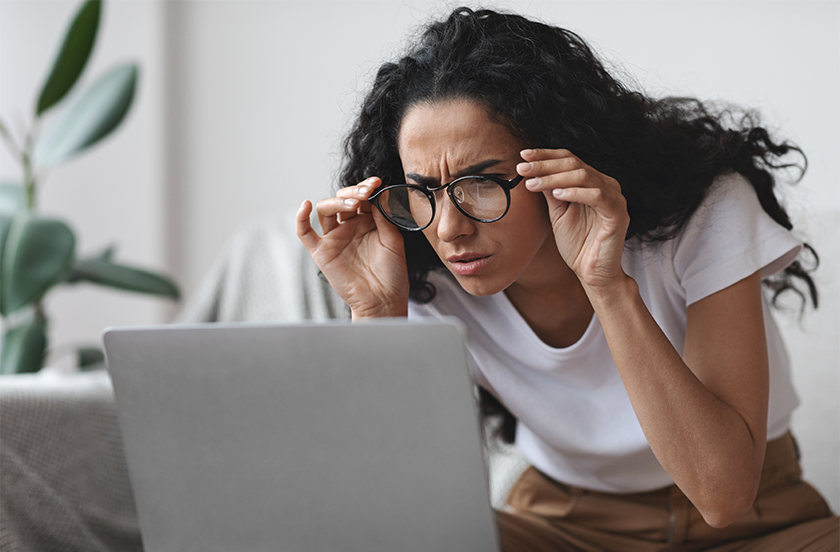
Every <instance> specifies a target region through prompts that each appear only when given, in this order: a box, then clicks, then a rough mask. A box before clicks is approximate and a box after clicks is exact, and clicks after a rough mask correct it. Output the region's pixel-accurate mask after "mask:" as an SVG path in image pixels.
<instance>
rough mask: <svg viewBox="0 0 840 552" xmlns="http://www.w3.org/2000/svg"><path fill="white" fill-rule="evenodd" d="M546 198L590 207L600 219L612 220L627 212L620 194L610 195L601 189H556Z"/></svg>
mask: <svg viewBox="0 0 840 552" xmlns="http://www.w3.org/2000/svg"><path fill="white" fill-rule="evenodd" d="M545 193H546V196H547V197H548V196H549V195H550V196H551V198H553V199H555V200H558V201H561V202H564V203H578V204H580V205H586V206H587V207H591V208H592V209H593V210H595V212H596V213H598V214H599V215H600V216H602V217H606V218H612V217H615V216H621V215H623V214H625V213H626V212H627V202H626V200H625V199H624V196H623V195H621V194H617V195H616V194H612V193H609V192H608V191H605V190H603V189H601V188H556V189H553V190H551V191H550V192H545Z"/></svg>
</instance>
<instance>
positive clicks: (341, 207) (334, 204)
mask: <svg viewBox="0 0 840 552" xmlns="http://www.w3.org/2000/svg"><path fill="white" fill-rule="evenodd" d="M358 207H359V200H358V199H341V198H338V197H331V198H329V199H322V200H321V201H319V202H318V205H317V206H316V207H315V212H316V213H317V214H318V222H319V223H320V225H321V231H322V232H323V233H324V234H328V233H329V232H331V231H332V230H335V228H336V227H337V226H338V225H339V223H340V221H339V219H338V216H337V215H338V214H339V213H344V214H348V213H353V215H355V213H356V209H358ZM346 218H347V217H345V220H346Z"/></svg>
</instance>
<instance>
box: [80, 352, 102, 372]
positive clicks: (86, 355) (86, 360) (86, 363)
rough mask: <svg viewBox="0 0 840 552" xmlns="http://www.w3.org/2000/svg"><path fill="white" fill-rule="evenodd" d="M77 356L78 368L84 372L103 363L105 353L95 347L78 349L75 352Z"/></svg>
mask: <svg viewBox="0 0 840 552" xmlns="http://www.w3.org/2000/svg"><path fill="white" fill-rule="evenodd" d="M76 352H77V353H78V355H79V368H81V369H82V370H84V369H85V368H90V367H92V366H96V365H98V364H102V363H103V362H105V353H103V352H102V349H98V348H96V347H79V348H78V349H77V351H76Z"/></svg>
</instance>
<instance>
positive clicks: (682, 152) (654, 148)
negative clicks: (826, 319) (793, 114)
mask: <svg viewBox="0 0 840 552" xmlns="http://www.w3.org/2000/svg"><path fill="white" fill-rule="evenodd" d="M448 99H468V100H471V101H474V102H477V103H479V104H480V105H482V106H483V107H484V108H485V109H486V110H487V112H488V114H489V116H490V117H491V118H492V119H493V120H494V121H495V122H498V123H499V124H501V125H503V126H504V127H506V128H507V129H508V130H509V131H510V132H511V133H512V134H513V135H514V136H516V137H517V138H519V139H520V140H521V142H522V143H524V144H527V145H528V147H538V148H565V149H568V150H570V151H571V152H573V153H574V154H575V155H577V156H578V157H580V158H581V159H582V160H583V161H584V162H586V163H587V164H589V165H590V166H592V167H593V168H595V169H597V170H599V171H601V172H602V173H604V174H607V175H610V176H612V177H613V178H615V179H616V180H618V182H619V183H620V184H621V190H622V193H623V194H624V196H625V198H626V200H627V209H628V212H629V215H630V226H629V228H628V230H627V238H628V239H630V238H636V239H638V240H641V241H648V242H656V241H664V240H668V239H671V238H673V237H675V236H676V235H678V234H679V232H680V230H681V229H682V228H683V226H684V225H685V224H686V222H687V221H688V219H689V217H690V216H691V215H692V214H693V213H694V211H695V210H696V209H697V208H698V206H699V205H700V203H701V202H702V200H703V198H704V197H705V194H706V192H707V190H708V189H709V187H710V186H711V185H712V182H713V180H714V178H715V177H716V176H718V175H721V174H724V173H731V172H735V173H740V174H742V175H743V176H745V177H746V178H747V180H749V182H750V183H751V184H752V186H753V188H755V191H756V193H757V195H758V199H759V202H760V203H761V206H762V208H763V209H764V210H765V211H766V212H767V213H768V214H769V215H770V216H771V217H772V218H773V219H774V220H775V221H776V222H778V223H779V224H780V225H782V226H783V227H785V228H787V229H791V228H792V223H791V221H790V218H789V217H788V214H787V213H786V212H785V210H784V208H783V207H782V206H781V205H780V204H779V201H778V199H777V197H776V194H775V192H774V188H775V185H776V178H777V175H778V172H779V170H782V169H793V170H795V171H796V172H798V173H799V175H798V178H801V175H802V173H804V171H805V168H806V166H807V160H806V158H805V155H804V154H803V153H802V151H801V150H800V149H799V148H798V147H796V146H795V145H793V144H791V143H789V142H777V141H774V139H773V138H772V137H771V136H770V133H769V132H768V131H767V130H766V129H765V128H764V127H762V126H761V124H760V118H759V116H758V115H757V114H756V113H754V112H751V111H747V110H742V109H739V108H737V107H733V106H727V105H718V104H712V103H709V102H701V101H700V100H697V99H691V98H675V97H667V98H659V99H656V98H651V97H648V96H646V95H645V94H642V93H640V92H637V91H633V90H630V89H629V88H628V87H627V86H625V85H624V84H622V83H621V82H619V81H618V80H617V79H616V78H614V77H613V76H611V75H610V74H609V73H608V72H607V70H606V69H605V67H604V65H603V63H602V62H601V61H600V60H599V59H598V57H597V56H596V55H595V54H594V53H593V51H592V50H591V49H590V47H589V46H588V45H587V44H586V43H585V42H584V41H583V40H582V39H581V38H580V37H579V36H577V35H576V34H575V33H573V32H570V31H568V30H565V29H562V28H559V27H555V26H550V25H547V24H544V23H540V22H537V21H532V20H529V19H526V18H525V17H522V16H519V15H514V14H506V13H498V12H494V11H490V10H478V11H473V10H471V9H469V8H458V9H456V10H454V11H453V12H452V13H451V15H449V17H448V18H446V19H445V20H443V21H438V22H433V23H431V24H430V25H428V26H427V27H426V29H425V32H423V33H422V35H421V36H420V38H419V40H418V41H417V43H416V44H415V45H414V46H413V47H412V48H411V49H410V50H409V51H408V52H407V54H406V55H405V56H403V57H402V58H401V59H399V61H397V62H395V63H385V64H384V65H382V66H381V67H380V69H379V71H378V73H377V75H376V79H375V81H374V83H373V87H372V88H371V90H370V92H369V93H368V94H367V96H366V97H365V99H364V101H363V103H362V106H361V110H360V113H359V115H358V118H357V119H356V121H355V124H354V126H353V127H352V129H351V131H350V133H349V135H348V136H347V138H346V140H345V142H344V154H345V159H344V164H343V168H342V171H341V175H340V184H341V185H342V186H351V185H355V184H357V183H358V182H361V181H362V180H364V179H365V178H367V177H369V176H373V175H376V176H379V177H381V178H382V179H383V181H384V182H385V183H386V184H388V183H395V182H399V181H402V180H403V179H404V176H403V168H402V164H401V162H400V156H399V152H398V150H397V135H398V132H399V129H400V123H401V121H402V118H403V116H404V114H405V113H406V111H407V110H408V109H409V108H410V107H411V106H413V105H415V104H417V103H418V102H427V103H433V102H436V101H442V100H448ZM789 155H794V156H796V162H791V161H787V159H788V157H789ZM774 173H776V174H774ZM798 178H797V180H798ZM403 236H404V239H405V244H406V262H407V265H408V270H409V281H410V289H411V292H410V293H411V298H412V299H413V300H414V301H417V302H428V301H430V300H431V299H432V298H433V297H434V293H435V290H434V287H433V286H432V285H431V284H430V283H429V282H428V281H427V276H428V273H429V271H431V270H433V269H436V268H439V267H442V263H441V261H440V259H439V258H438V257H437V255H436V254H435V252H434V250H433V249H432V248H431V246H430V245H429V243H428V241H427V240H426V238H425V237H424V236H423V235H422V233H420V232H403ZM805 251H806V252H807V253H808V254H809V255H810V256H811V259H812V260H813V261H814V262H815V263H816V260H817V256H816V253H815V252H814V250H813V249H812V248H811V247H810V246H806V249H805ZM814 266H815V265H814ZM809 270H810V269H807V268H806V267H805V266H804V265H803V263H802V262H800V261H799V260H797V261H795V262H794V263H792V264H791V265H790V266H788V267H787V268H786V269H785V270H784V271H783V272H782V273H780V274H778V275H777V276H775V277H773V278H772V279H767V280H765V282H764V283H765V286H766V287H767V288H768V289H769V290H770V291H771V294H772V299H773V302H774V303H775V302H776V299H777V298H778V296H779V294H781V293H782V292H784V291H787V290H792V291H793V292H795V293H797V294H798V295H799V296H800V297H802V298H803V303H804V298H805V294H806V293H807V295H808V296H810V298H811V300H812V302H813V304H814V306H816V305H817V290H816V287H815V285H814V282H813V280H812V279H811V277H810V275H809ZM803 286H804V288H805V290H806V291H803V290H802V289H800V288H802V287H803ZM486 395H489V394H486ZM483 398H486V397H483ZM490 398H492V397H490Z"/></svg>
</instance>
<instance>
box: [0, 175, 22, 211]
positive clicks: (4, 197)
mask: <svg viewBox="0 0 840 552" xmlns="http://www.w3.org/2000/svg"><path fill="white" fill-rule="evenodd" d="M25 206H26V190H24V188H23V186H22V185H21V184H19V183H17V182H9V181H0V215H5V216H7V217H11V216H14V214H15V213H17V212H18V211H20V210H22V209H23V208H24V207H25Z"/></svg>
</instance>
